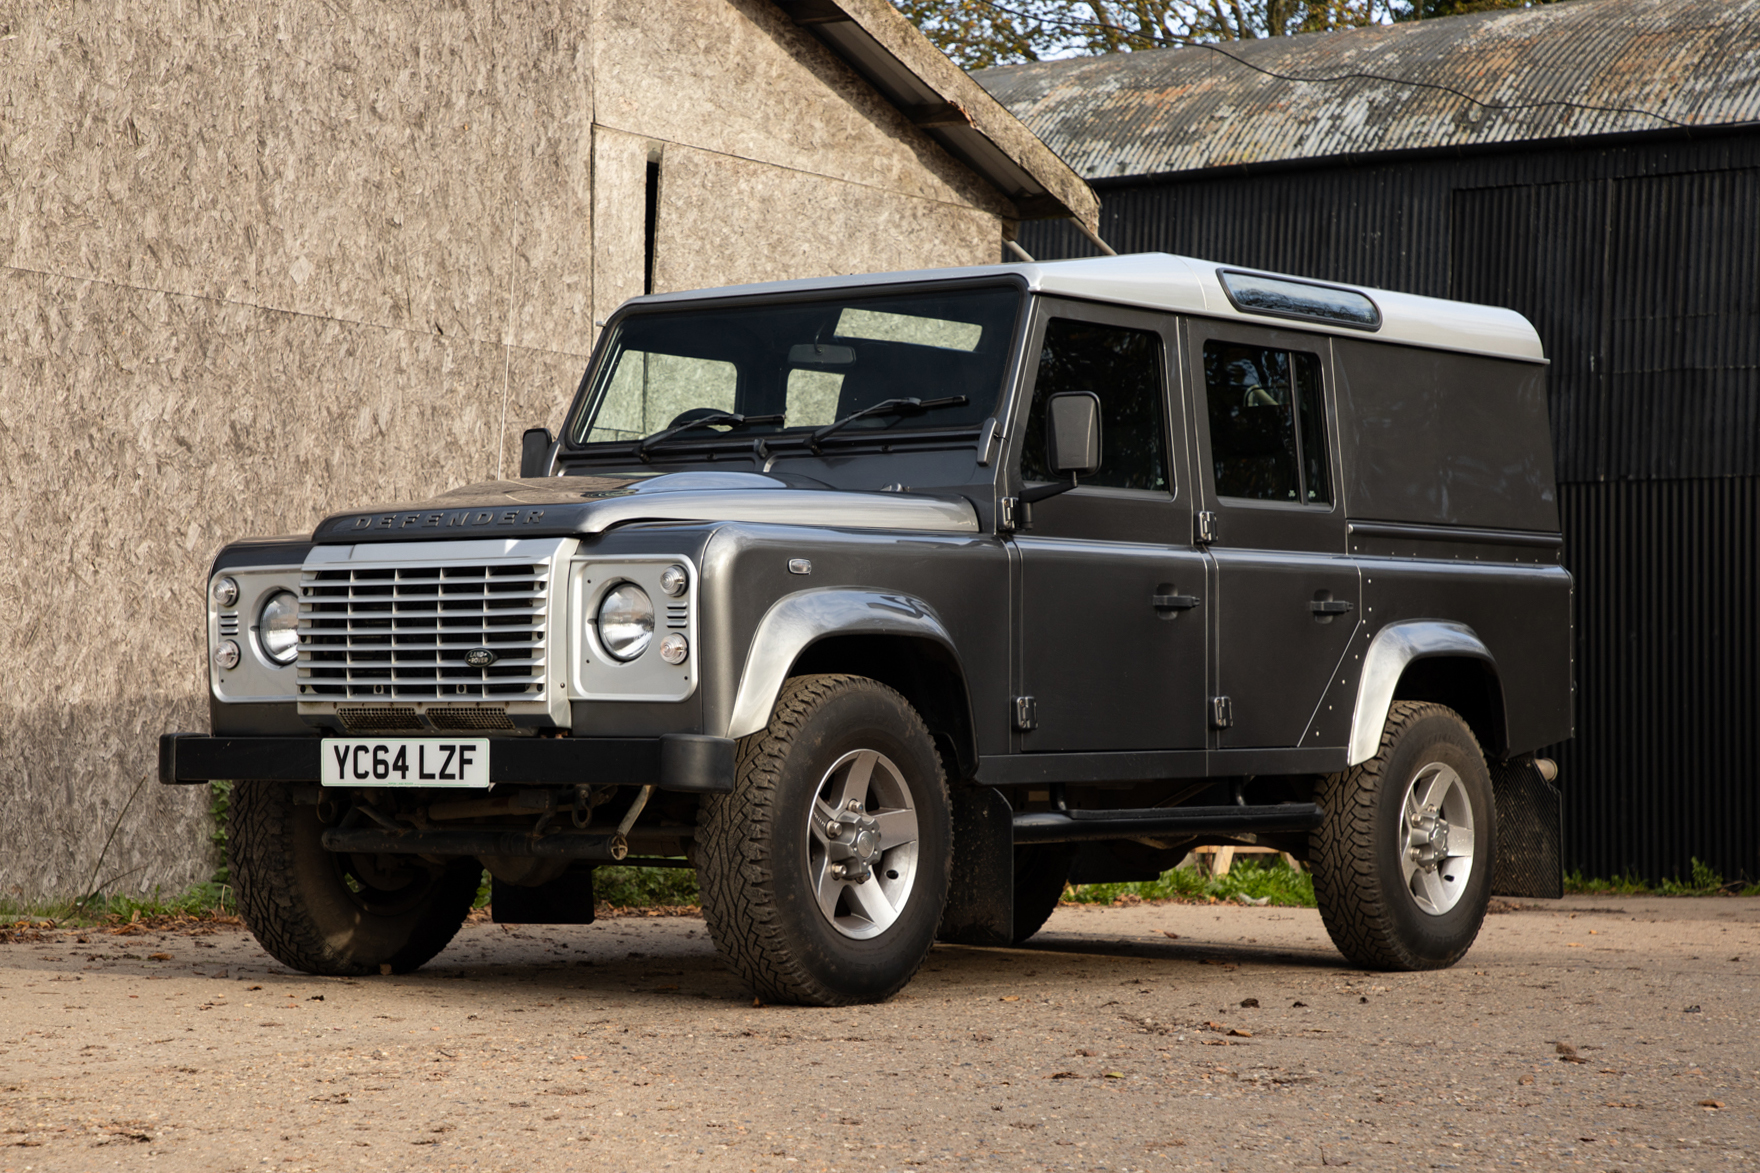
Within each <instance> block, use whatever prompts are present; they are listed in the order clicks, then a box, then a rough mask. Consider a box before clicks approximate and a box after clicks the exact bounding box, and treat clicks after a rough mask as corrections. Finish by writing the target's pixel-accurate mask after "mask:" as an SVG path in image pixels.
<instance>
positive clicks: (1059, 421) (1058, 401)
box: [1045, 391, 1100, 476]
mask: <svg viewBox="0 0 1760 1173" xmlns="http://www.w3.org/2000/svg"><path fill="white" fill-rule="evenodd" d="M1045 463H1046V464H1047V465H1049V466H1050V468H1051V471H1052V472H1055V473H1070V474H1072V475H1080V476H1087V475H1088V474H1089V473H1092V472H1094V471H1096V470H1097V469H1099V467H1100V397H1099V396H1098V395H1096V394H1094V393H1093V392H1092V391H1065V392H1063V393H1062V394H1059V395H1053V396H1052V397H1051V398H1050V399H1049V400H1047V401H1046V403H1045Z"/></svg>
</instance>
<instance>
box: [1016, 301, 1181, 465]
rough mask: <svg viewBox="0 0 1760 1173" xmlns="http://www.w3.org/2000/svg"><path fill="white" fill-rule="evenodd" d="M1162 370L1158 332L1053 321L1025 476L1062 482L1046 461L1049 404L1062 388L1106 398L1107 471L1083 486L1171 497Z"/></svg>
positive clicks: (1103, 456)
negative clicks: (1168, 492) (1162, 392)
mask: <svg viewBox="0 0 1760 1173" xmlns="http://www.w3.org/2000/svg"><path fill="white" fill-rule="evenodd" d="M1162 365H1163V364H1162V359H1161V336H1160V335H1159V334H1156V333H1154V332H1152V331H1149V330H1130V329H1126V328H1124V327H1122V326H1102V325H1098V324H1096V323H1093V322H1077V321H1072V320H1070V319H1068V318H1053V319H1052V320H1051V321H1050V322H1048V323H1047V324H1046V326H1045V345H1044V348H1043V349H1042V350H1041V351H1040V352H1039V377H1038V381H1037V382H1036V383H1035V385H1034V387H1033V406H1032V409H1031V411H1030V413H1029V414H1028V416H1027V437H1026V449H1025V452H1024V453H1023V455H1022V457H1021V476H1022V477H1023V478H1024V479H1026V480H1029V481H1051V480H1058V479H1061V478H1058V477H1055V476H1053V475H1052V473H1051V470H1050V468H1049V467H1048V466H1047V465H1046V463H1045V401H1046V400H1047V399H1049V398H1050V397H1051V396H1053V395H1056V394H1058V393H1059V392H1063V391H1092V392H1093V393H1094V394H1096V395H1098V396H1099V397H1100V470H1099V471H1098V472H1096V473H1094V475H1093V476H1089V477H1083V478H1082V483H1083V484H1086V485H1106V486H1110V487H1112V488H1117V489H1152V490H1160V491H1163V492H1165V491H1166V490H1167V489H1168V487H1169V481H1168V475H1167V443H1166V439H1165V437H1164V429H1163V426H1162V413H1161V400H1162V395H1161V389H1162V378H1161V372H1162Z"/></svg>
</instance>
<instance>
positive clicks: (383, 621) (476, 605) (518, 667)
mask: <svg viewBox="0 0 1760 1173" xmlns="http://www.w3.org/2000/svg"><path fill="white" fill-rule="evenodd" d="M549 577H550V569H549V567H548V566H547V565H545V564H543V563H530V562H520V563H508V564H497V563H487V564H482V563H477V564H454V565H438V566H397V567H377V566H374V567H368V566H363V567H351V568H338V569H309V570H307V571H306V572H305V573H304V574H302V575H301V576H300V596H301V597H300V621H299V691H300V699H302V700H308V701H326V700H328V701H347V700H367V701H379V702H387V701H483V700H490V701H521V700H533V701H541V700H543V699H544V687H545V679H546V677H545V669H546V665H547V663H548V656H547V654H546V653H547V633H548V630H549V599H548V590H549ZM485 648H486V649H488V651H489V652H490V653H492V654H493V659H494V662H493V663H491V664H487V665H482V666H472V665H470V664H467V663H466V662H465V656H466V654H467V653H469V652H472V651H476V650H478V649H485ZM502 718H503V719H505V714H503V715H502ZM418 724H419V721H418ZM469 727H470V728H484V727H491V728H500V727H502V726H477V725H472V726H469Z"/></svg>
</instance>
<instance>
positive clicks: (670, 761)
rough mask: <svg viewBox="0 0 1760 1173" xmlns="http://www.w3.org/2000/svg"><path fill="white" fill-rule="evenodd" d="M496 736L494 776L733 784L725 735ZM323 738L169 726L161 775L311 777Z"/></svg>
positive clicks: (718, 787)
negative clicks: (177, 729) (231, 733)
mask: <svg viewBox="0 0 1760 1173" xmlns="http://www.w3.org/2000/svg"><path fill="white" fill-rule="evenodd" d="M493 740H494V748H493V750H492V752H491V753H490V755H489V780H490V781H491V782H497V783H499V782H523V783H532V784H536V785H549V786H573V785H577V784H579V783H583V782H590V783H593V784H595V785H602V786H603V785H614V786H658V787H659V788H660V789H661V790H672V791H680V792H684V793H691V794H725V793H728V792H729V791H731V790H732V789H733V748H734V743H733V741H732V740H730V739H729V738H726V737H708V736H704V735H701V734H694V733H666V734H662V735H661V736H659V737H531V738H525V737H519V738H514V737H498V738H495V739H493ZM323 745H324V739H323V738H321V737H212V736H210V735H208V734H205V733H167V734H165V735H163V736H162V737H160V738H159V781H160V782H162V783H164V784H165V785H168V786H171V785H181V784H186V783H200V782H212V781H216V780H226V781H235V782H236V781H253V782H316V781H318V778H319V773H320V772H319V761H320V759H319V753H320V751H321V750H322V749H323Z"/></svg>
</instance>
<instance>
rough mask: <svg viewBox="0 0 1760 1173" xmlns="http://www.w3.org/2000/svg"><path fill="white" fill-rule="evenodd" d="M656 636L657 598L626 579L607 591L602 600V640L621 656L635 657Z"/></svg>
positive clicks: (609, 649) (618, 656) (600, 623)
mask: <svg viewBox="0 0 1760 1173" xmlns="http://www.w3.org/2000/svg"><path fill="white" fill-rule="evenodd" d="M653 638H654V601H653V600H652V599H650V598H648V592H647V591H645V590H643V589H642V588H641V587H639V586H637V585H636V584H635V583H633V582H626V583H623V584H621V585H620V586H617V587H615V588H613V589H612V590H610V591H608V592H606V594H605V601H604V602H602V603H600V604H599V642H600V643H601V644H603V645H604V646H605V650H606V651H607V652H610V653H611V655H612V656H614V657H616V658H617V659H619V660H633V659H635V658H636V657H637V656H639V655H641V654H642V653H643V652H645V651H646V650H647V649H648V643H649V641H650V640H652V639H653Z"/></svg>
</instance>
